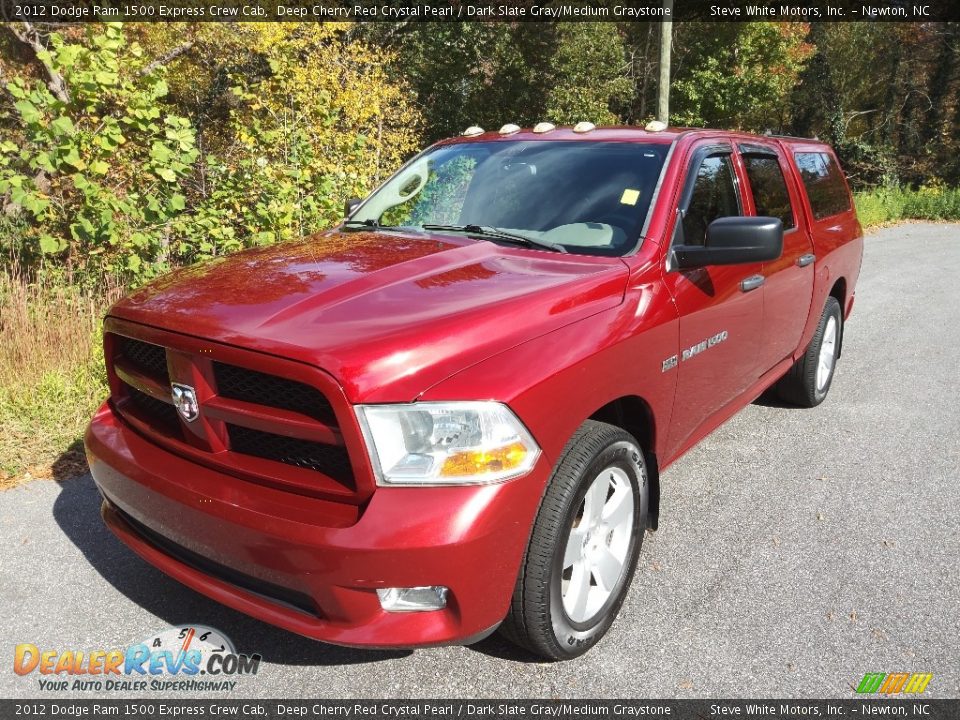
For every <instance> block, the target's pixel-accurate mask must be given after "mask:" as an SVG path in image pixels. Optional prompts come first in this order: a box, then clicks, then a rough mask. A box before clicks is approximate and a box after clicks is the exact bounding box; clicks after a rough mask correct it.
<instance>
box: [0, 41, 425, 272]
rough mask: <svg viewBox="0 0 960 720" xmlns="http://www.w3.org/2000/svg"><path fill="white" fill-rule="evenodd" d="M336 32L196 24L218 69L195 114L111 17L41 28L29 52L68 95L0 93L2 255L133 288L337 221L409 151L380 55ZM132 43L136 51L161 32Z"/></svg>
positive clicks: (11, 89)
mask: <svg viewBox="0 0 960 720" xmlns="http://www.w3.org/2000/svg"><path fill="white" fill-rule="evenodd" d="M344 30H345V27H344V26H343V25H334V24H317V25H310V26H308V27H298V26H292V25H286V24H283V25H281V24H276V25H267V24H264V25H259V24H258V25H245V26H243V27H242V28H234V27H229V28H225V27H211V28H209V29H204V30H203V31H199V34H198V38H197V41H198V42H201V43H203V46H202V47H203V50H204V52H206V53H208V54H209V55H210V56H212V57H218V58H220V64H219V67H218V70H217V71H216V72H215V73H214V75H213V77H212V78H210V79H209V81H208V83H207V84H205V85H204V84H203V83H199V84H198V88H197V89H198V90H203V91H204V92H205V93H206V98H205V100H204V101H203V102H201V103H200V104H194V103H186V102H184V99H183V92H184V91H185V89H186V88H187V87H188V86H189V84H190V82H191V78H190V77H189V75H190V73H189V72H188V73H187V74H182V73H181V74H179V75H177V76H176V81H177V83H178V85H176V86H175V87H176V92H171V86H170V84H169V83H170V82H171V81H172V80H173V78H172V77H171V73H170V72H169V71H167V70H166V69H164V68H162V67H160V66H156V67H155V63H152V62H151V60H150V54H149V53H146V52H144V50H143V48H142V46H141V44H140V43H139V42H130V41H129V40H128V37H127V34H128V31H127V29H126V28H124V27H122V26H121V25H120V24H107V25H103V26H90V31H89V33H88V34H87V36H86V37H85V38H83V37H78V36H77V34H76V33H74V34H73V35H74V37H73V38H72V41H69V42H68V41H67V40H66V39H64V37H63V36H61V35H58V34H53V35H50V36H49V38H48V39H47V41H48V44H49V50H48V51H45V52H41V53H40V54H39V55H38V58H39V60H40V61H41V62H42V63H43V64H44V65H43V68H42V69H43V72H44V73H46V74H49V75H51V76H55V77H58V78H61V79H62V84H63V86H64V87H65V88H67V93H68V97H66V98H64V97H60V98H58V97H57V95H55V94H54V92H52V91H51V90H50V89H49V88H48V87H47V85H46V84H45V83H44V82H43V81H41V80H40V79H38V78H35V77H31V76H30V75H29V74H26V73H25V74H24V75H22V76H15V77H14V78H13V79H12V80H11V81H10V82H8V83H7V85H6V97H0V100H6V101H7V105H6V108H5V110H4V107H3V106H2V105H0V127H9V128H10V130H11V132H10V136H11V139H6V137H5V139H4V140H3V141H0V208H3V209H4V210H5V217H6V218H7V219H6V220H5V221H4V222H17V223H18V224H19V225H20V226H21V227H22V228H24V229H25V232H23V233H12V232H5V231H3V228H2V227H0V251H3V252H4V254H5V255H12V256H14V257H17V258H18V261H19V263H20V264H21V265H23V266H24V267H26V268H28V269H33V270H34V271H35V270H36V269H37V268H39V267H40V266H41V265H48V266H49V265H54V266H61V267H63V268H65V269H66V270H67V271H68V273H69V274H70V275H71V277H72V278H74V279H78V278H79V279H82V278H84V277H90V278H101V277H103V276H104V274H105V273H108V274H110V275H119V276H121V277H122V278H124V279H125V280H126V281H129V282H134V283H136V282H140V281H142V280H144V279H148V278H150V277H152V276H154V275H155V274H158V273H160V272H163V271H165V270H166V269H168V268H169V267H171V266H175V265H182V264H184V263H189V262H194V261H197V260H203V259H207V258H211V257H214V256H218V255H222V254H225V253H229V252H233V251H235V250H239V249H241V248H244V247H250V246H254V245H262V244H266V243H272V242H278V241H282V240H287V239H290V238H295V237H299V236H301V235H304V234H308V233H310V232H313V231H316V230H319V229H321V228H323V227H324V226H327V225H329V224H331V223H334V222H336V221H337V220H338V219H339V217H340V214H341V209H342V206H343V205H342V203H343V200H344V199H345V198H346V197H349V196H352V195H364V194H366V193H367V192H369V191H370V190H371V189H372V187H373V185H374V183H376V182H377V181H378V179H379V178H381V177H382V176H383V175H384V174H386V173H387V172H388V171H389V170H392V169H393V168H394V167H396V165H398V164H399V163H400V162H401V161H402V160H403V159H404V157H405V156H406V154H408V153H409V152H410V151H412V150H413V149H414V148H415V145H416V128H417V124H416V119H415V117H414V116H413V115H412V113H411V112H410V111H409V98H408V96H407V94H406V91H405V89H404V87H403V86H402V85H400V84H396V83H390V82H389V81H388V80H387V78H386V76H385V75H384V72H383V70H382V69H381V68H380V65H379V61H380V60H381V59H382V58H381V56H379V55H378V54H377V53H376V52H375V51H374V50H372V49H370V48H368V47H367V46H365V45H363V44H362V43H360V42H358V41H356V40H355V39H352V38H350V37H349V36H348V35H347V34H346V33H345V32H344ZM138 32H139V33H140V34H141V35H142V36H143V37H144V39H145V40H147V41H150V44H152V40H153V39H155V36H159V37H164V38H166V39H168V40H169V39H170V37H171V36H168V35H167V33H168V28H165V27H164V28H157V29H155V30H151V31H150V32H145V31H142V30H140V31H138ZM183 69H185V68H181V70H183ZM174 108H177V109H178V110H183V111H185V112H183V113H181V112H175V111H174ZM188 113H189V114H190V115H193V118H191V117H189V115H188ZM201 142H202V143H203V147H204V148H205V152H204V153H202V154H201V153H200V151H199V147H200V143H201Z"/></svg>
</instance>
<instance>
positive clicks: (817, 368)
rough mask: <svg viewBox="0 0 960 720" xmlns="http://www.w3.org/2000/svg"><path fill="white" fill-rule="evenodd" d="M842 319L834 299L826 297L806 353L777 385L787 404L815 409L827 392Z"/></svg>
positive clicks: (839, 338) (839, 339) (837, 348)
mask: <svg viewBox="0 0 960 720" xmlns="http://www.w3.org/2000/svg"><path fill="white" fill-rule="evenodd" d="M842 334H843V315H842V314H841V312H840V303H839V302H837V299H836V298H835V297H832V296H831V297H828V298H827V303H826V305H825V306H824V308H823V314H822V315H821V316H820V324H819V325H818V326H817V331H816V332H815V333H814V334H813V339H812V340H811V341H810V346H809V347H808V348H807V351H806V352H805V353H804V354H803V356H802V357H800V359H799V360H797V362H796V363H794V366H793V367H792V368H790V371H789V372H788V373H787V374H786V375H784V376H783V378H782V379H781V380H780V381H779V383H778V384H777V392H778V393H779V395H780V397H782V398H783V399H784V400H786V401H787V402H791V403H793V404H795V405H799V406H800V407H808V408H811V407H815V406H817V405H819V404H820V403H822V402H823V400H824V398H826V397H827V393H828V392H829V391H830V384H831V383H832V382H833V373H834V371H835V370H836V367H837V358H838V357H839V355H840V341H841V339H842Z"/></svg>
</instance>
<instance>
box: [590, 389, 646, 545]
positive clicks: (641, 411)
mask: <svg viewBox="0 0 960 720" xmlns="http://www.w3.org/2000/svg"><path fill="white" fill-rule="evenodd" d="M589 419H590V420H597V421H598V422H605V423H607V424H609V425H615V426H616V427H618V428H621V429H622V430H625V431H627V432H628V433H630V434H631V435H633V436H634V437H635V438H636V439H637V441H638V442H639V443H640V449H641V450H643V455H644V460H645V461H646V463H647V475H648V478H649V480H650V529H651V530H656V529H657V521H658V519H659V517H660V469H659V466H658V465H657V456H656V454H655V453H654V450H653V449H654V440H655V438H656V435H655V432H656V426H655V424H654V419H653V412H652V411H651V410H650V406H649V405H648V404H647V402H646V401H645V400H644V399H643V398H641V397H637V396H636V395H627V396H625V397H620V398H617V399H616V400H613V401H611V402H608V403H607V404H606V405H604V406H603V407H602V408H600V409H599V410H597V411H596V412H594V413H593V415H591V416H590V417H589Z"/></svg>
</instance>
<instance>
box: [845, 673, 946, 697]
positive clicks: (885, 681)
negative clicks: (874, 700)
mask: <svg viewBox="0 0 960 720" xmlns="http://www.w3.org/2000/svg"><path fill="white" fill-rule="evenodd" d="M931 680H933V673H905V672H900V673H867V674H866V675H864V676H863V680H861V681H860V684H859V685H858V686H857V692H858V693H859V694H861V695H870V694H874V693H877V694H880V695H899V694H900V693H903V694H906V695H910V694H914V695H919V694H920V693H922V692H923V691H924V690H926V689H927V685H929V684H930V681H931Z"/></svg>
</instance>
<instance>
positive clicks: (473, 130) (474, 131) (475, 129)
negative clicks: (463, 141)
mask: <svg viewBox="0 0 960 720" xmlns="http://www.w3.org/2000/svg"><path fill="white" fill-rule="evenodd" d="M477 135H483V128H482V127H480V126H479V125H471V126H470V127H468V128H467V129H466V130H464V131H463V136H464V137H476V136H477Z"/></svg>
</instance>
